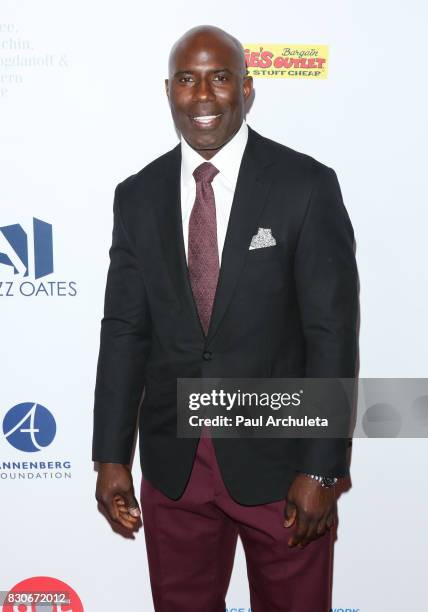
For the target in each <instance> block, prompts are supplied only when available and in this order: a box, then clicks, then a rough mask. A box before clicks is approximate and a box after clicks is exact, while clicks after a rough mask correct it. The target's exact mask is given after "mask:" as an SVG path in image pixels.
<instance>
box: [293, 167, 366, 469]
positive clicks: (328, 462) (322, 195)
mask: <svg viewBox="0 0 428 612" xmlns="http://www.w3.org/2000/svg"><path fill="white" fill-rule="evenodd" d="M294 272H295V280H296V287H297V295H298V302H299V308H300V314H301V323H302V330H303V335H304V341H305V354H306V361H305V376H306V377H307V378H354V377H355V375H356V366H357V352H358V349H357V344H358V343H357V317H358V274H357V266H356V261H355V254H354V232H353V229H352V225H351V222H350V219H349V216H348V213H347V211H346V209H345V206H344V204H343V200H342V195H341V191H340V187H339V183H338V180H337V177H336V174H335V172H334V170H332V169H331V168H327V167H326V166H321V165H320V166H319V167H318V168H317V169H316V174H315V177H314V183H313V189H312V193H311V196H310V199H309V203H308V208H307V211H306V215H305V218H304V222H303V226H302V229H301V233H300V236H299V240H298V245H297V249H296V257H295V269H294ZM336 406H337V409H340V402H338V403H336V402H335V409H336ZM343 409H344V410H348V411H350V406H349V405H346V406H345V405H344V404H343ZM348 444H349V441H348V438H329V439H326V438H324V439H322V438H318V439H315V438H310V439H309V438H300V439H299V440H298V457H297V465H298V469H299V471H302V472H308V473H312V474H321V475H324V476H338V477H339V476H346V475H348V474H349V467H348V461H347V450H348Z"/></svg>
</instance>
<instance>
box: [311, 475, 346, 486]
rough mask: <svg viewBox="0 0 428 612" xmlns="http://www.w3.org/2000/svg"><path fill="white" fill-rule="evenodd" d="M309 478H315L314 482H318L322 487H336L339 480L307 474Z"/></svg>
mask: <svg viewBox="0 0 428 612" xmlns="http://www.w3.org/2000/svg"><path fill="white" fill-rule="evenodd" d="M306 476H309V478H313V480H317V481H318V482H320V483H321V486H322V487H334V485H335V484H336V482H337V481H338V479H337V478H336V477H332V476H316V475H315V474H306Z"/></svg>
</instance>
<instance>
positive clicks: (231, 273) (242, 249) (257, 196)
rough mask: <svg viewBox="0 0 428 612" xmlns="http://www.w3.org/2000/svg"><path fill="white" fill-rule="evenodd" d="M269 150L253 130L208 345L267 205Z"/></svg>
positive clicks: (226, 244) (238, 186)
mask: <svg viewBox="0 0 428 612" xmlns="http://www.w3.org/2000/svg"><path fill="white" fill-rule="evenodd" d="M265 149H266V147H265V146H263V138H262V137H261V136H259V135H258V134H257V133H256V132H254V130H252V129H251V128H250V127H249V128H248V142H247V146H246V148H245V151H244V155H243V157H242V163H241V167H240V170H239V174H238V181H237V183H236V189H235V195H234V198H233V202H232V208H231V211H230V217H229V223H228V226H227V232H226V238H225V242H224V247H223V253H222V260H221V267H220V275H219V280H218V285H217V291H216V295H215V300H214V305H213V310H212V314H211V322H210V326H209V329H208V335H207V342H210V341H211V340H212V338H213V337H214V335H215V333H216V332H217V330H218V328H219V325H220V323H221V321H222V319H223V316H224V315H225V313H226V310H227V307H228V305H229V302H230V300H231V298H232V295H233V292H234V289H235V286H236V283H237V281H238V278H239V274H240V272H241V269H242V266H243V265H244V261H245V258H246V256H247V254H248V248H249V246H250V242H251V238H252V236H253V235H254V233H255V232H257V222H258V219H259V217H260V215H261V213H262V211H263V208H264V206H265V203H266V198H267V194H268V190H269V186H270V178H268V176H267V173H266V167H267V166H269V165H270V164H271V163H272V160H271V159H270V158H269V157H268V156H267V154H266V153H267V151H266V150H265Z"/></svg>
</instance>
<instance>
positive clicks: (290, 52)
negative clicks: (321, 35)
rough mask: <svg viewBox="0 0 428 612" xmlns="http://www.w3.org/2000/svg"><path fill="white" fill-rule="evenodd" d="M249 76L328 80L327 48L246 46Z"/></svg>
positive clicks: (269, 45)
mask: <svg viewBox="0 0 428 612" xmlns="http://www.w3.org/2000/svg"><path fill="white" fill-rule="evenodd" d="M244 52H245V59H246V62H247V68H248V74H249V75H250V76H253V77H257V78H260V77H262V78H268V79H281V78H282V79H326V78H327V73H328V46H327V45H289V44H282V45H278V44H275V45H274V44H270V43H267V44H252V43H249V44H246V45H244Z"/></svg>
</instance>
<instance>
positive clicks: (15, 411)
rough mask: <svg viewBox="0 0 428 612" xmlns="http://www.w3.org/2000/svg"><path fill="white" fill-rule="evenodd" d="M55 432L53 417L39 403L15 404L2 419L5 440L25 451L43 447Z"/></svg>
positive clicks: (39, 449)
mask: <svg viewBox="0 0 428 612" xmlns="http://www.w3.org/2000/svg"><path fill="white" fill-rule="evenodd" d="M55 433H56V423H55V419H54V417H53V416H52V413H51V412H49V410H48V409H47V408H45V407H44V406H42V405H41V404H34V403H32V402H24V403H23V404H17V405H16V406H13V408H11V409H10V410H9V411H8V412H7V413H6V415H5V417H4V419H3V434H4V437H5V438H6V440H7V441H8V442H9V444H11V445H12V446H13V447H14V448H16V449H18V450H21V451H24V452H26V453H35V452H38V451H41V450H43V449H45V448H46V447H47V446H49V444H51V442H52V440H53V439H54V438H55Z"/></svg>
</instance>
